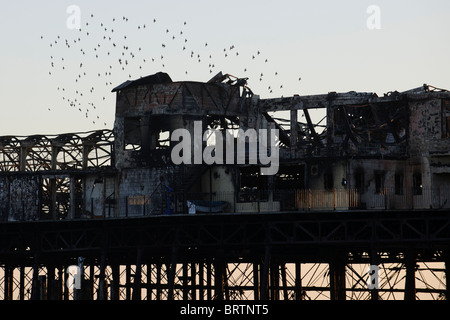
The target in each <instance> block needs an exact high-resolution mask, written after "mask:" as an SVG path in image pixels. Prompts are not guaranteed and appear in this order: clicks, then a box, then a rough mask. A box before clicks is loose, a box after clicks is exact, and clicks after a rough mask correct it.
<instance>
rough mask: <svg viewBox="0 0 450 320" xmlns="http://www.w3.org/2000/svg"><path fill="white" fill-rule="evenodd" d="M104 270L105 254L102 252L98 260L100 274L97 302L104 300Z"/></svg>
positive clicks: (105, 297)
mask: <svg viewBox="0 0 450 320" xmlns="http://www.w3.org/2000/svg"><path fill="white" fill-rule="evenodd" d="M105 269H106V252H105V251H104V250H103V251H102V256H101V258H100V273H99V275H98V295H97V299H98V300H106V299H107V295H106V280H105Z"/></svg>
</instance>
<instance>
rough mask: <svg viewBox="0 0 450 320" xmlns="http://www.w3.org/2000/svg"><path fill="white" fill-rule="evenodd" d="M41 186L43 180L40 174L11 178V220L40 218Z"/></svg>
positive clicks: (9, 217) (9, 218)
mask: <svg viewBox="0 0 450 320" xmlns="http://www.w3.org/2000/svg"><path fill="white" fill-rule="evenodd" d="M40 186H41V182H40V178H39V177H38V176H21V177H15V178H13V179H12V180H11V183H10V192H9V202H10V208H11V211H10V214H9V216H8V220H9V221H22V220H37V219H39V211H40V209H39V190H40Z"/></svg>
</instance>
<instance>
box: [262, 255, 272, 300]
mask: <svg viewBox="0 0 450 320" xmlns="http://www.w3.org/2000/svg"><path fill="white" fill-rule="evenodd" d="M269 264H270V247H269V246H266V250H265V253H264V267H263V270H261V271H262V274H261V290H260V291H261V292H260V297H261V300H268V299H269V286H268V279H269Z"/></svg>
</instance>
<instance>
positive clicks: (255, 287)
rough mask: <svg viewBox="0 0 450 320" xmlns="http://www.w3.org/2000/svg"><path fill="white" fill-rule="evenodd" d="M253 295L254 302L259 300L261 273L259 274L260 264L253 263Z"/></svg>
mask: <svg viewBox="0 0 450 320" xmlns="http://www.w3.org/2000/svg"><path fill="white" fill-rule="evenodd" d="M253 295H254V298H253V299H254V300H255V301H256V300H259V299H260V296H259V272H258V263H256V262H255V263H253Z"/></svg>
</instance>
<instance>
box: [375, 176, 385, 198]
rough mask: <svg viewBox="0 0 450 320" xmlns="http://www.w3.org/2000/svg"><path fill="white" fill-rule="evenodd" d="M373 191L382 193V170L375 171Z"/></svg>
mask: <svg viewBox="0 0 450 320" xmlns="http://www.w3.org/2000/svg"><path fill="white" fill-rule="evenodd" d="M375 193H376V194H384V172H375Z"/></svg>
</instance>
